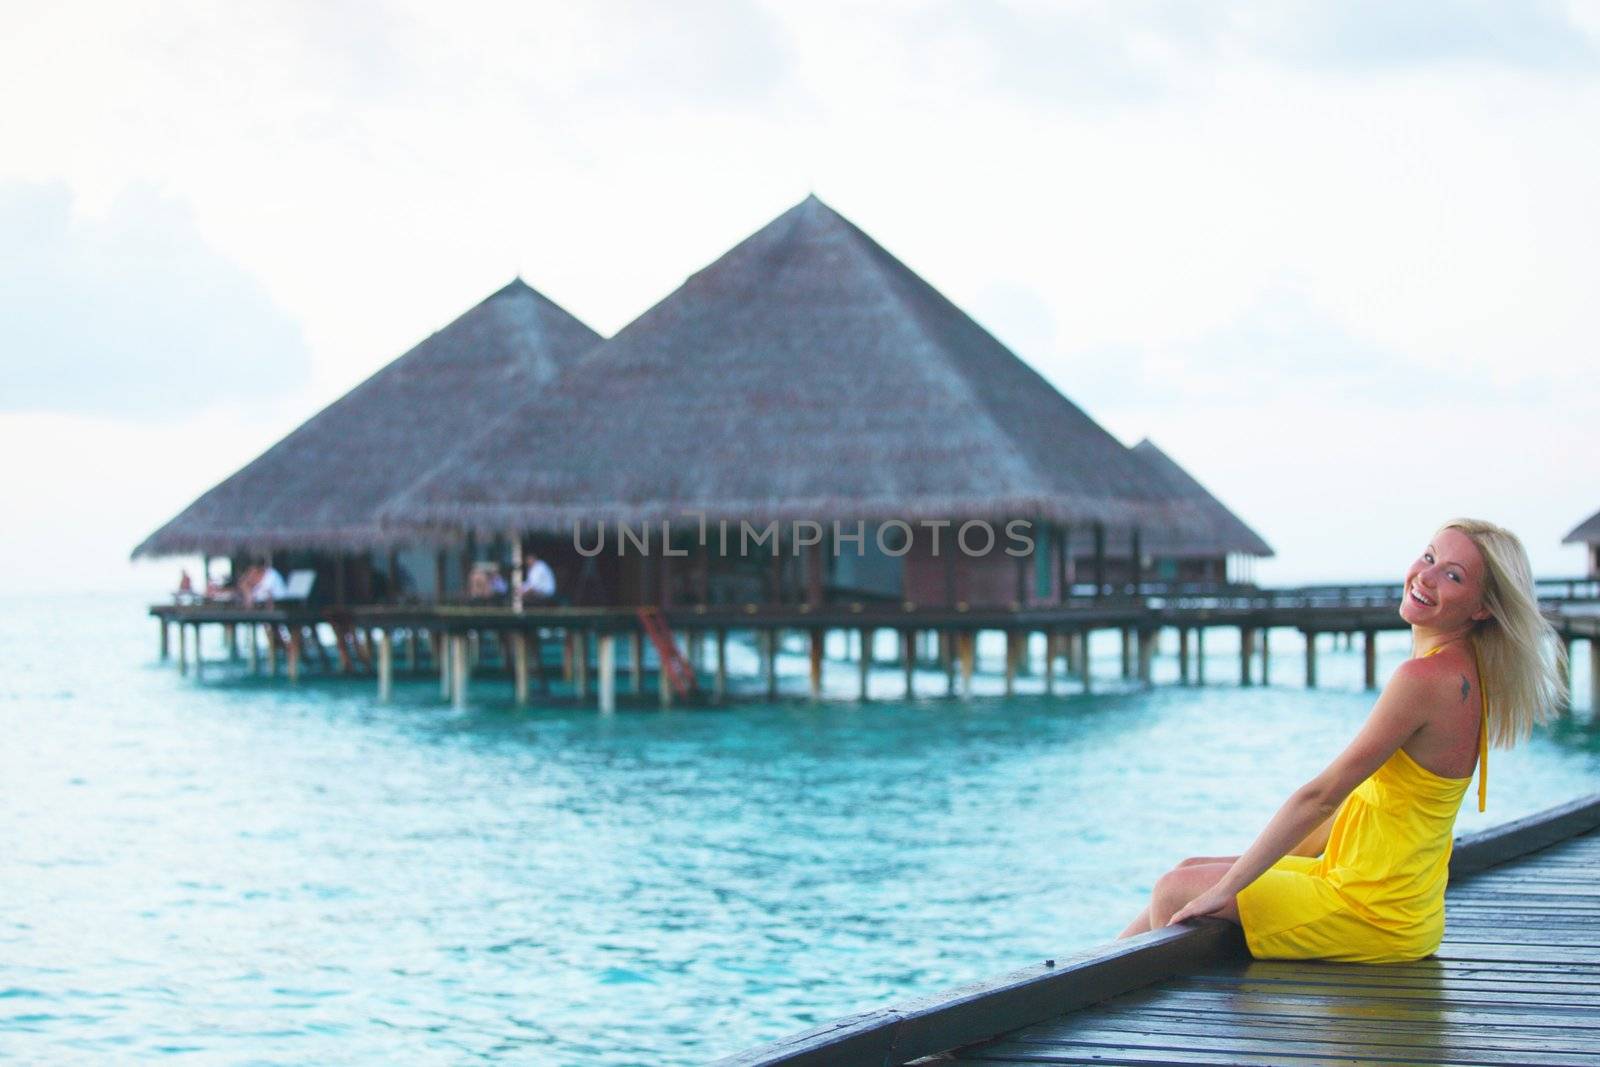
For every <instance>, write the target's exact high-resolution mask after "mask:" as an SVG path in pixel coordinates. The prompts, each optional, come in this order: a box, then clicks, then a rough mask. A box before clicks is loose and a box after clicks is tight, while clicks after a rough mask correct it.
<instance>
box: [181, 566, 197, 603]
mask: <svg viewBox="0 0 1600 1067" xmlns="http://www.w3.org/2000/svg"><path fill="white" fill-rule="evenodd" d="M192 596H194V579H193V578H190V577H189V568H187V567H185V568H184V569H183V570H181V571H179V572H178V593H177V597H178V599H179V600H183V599H185V598H187V597H192Z"/></svg>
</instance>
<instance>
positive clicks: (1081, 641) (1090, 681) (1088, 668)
mask: <svg viewBox="0 0 1600 1067" xmlns="http://www.w3.org/2000/svg"><path fill="white" fill-rule="evenodd" d="M1093 637H1094V631H1093V630H1080V631H1078V634H1077V644H1078V677H1079V679H1080V680H1082V682H1083V691H1084V692H1085V693H1092V692H1094V677H1093V675H1094V669H1093V668H1094V661H1093V660H1091V659H1090V657H1089V643H1090V640H1091V639H1092V638H1093Z"/></svg>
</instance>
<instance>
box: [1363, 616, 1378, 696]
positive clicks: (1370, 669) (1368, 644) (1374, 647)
mask: <svg viewBox="0 0 1600 1067" xmlns="http://www.w3.org/2000/svg"><path fill="white" fill-rule="evenodd" d="M1361 659H1362V661H1363V662H1362V665H1361V680H1362V682H1363V683H1364V684H1365V685H1366V687H1367V688H1368V689H1376V688H1378V635H1377V634H1376V633H1374V632H1373V631H1371V630H1363V631H1362V632H1361Z"/></svg>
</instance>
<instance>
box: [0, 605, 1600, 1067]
mask: <svg viewBox="0 0 1600 1067" xmlns="http://www.w3.org/2000/svg"><path fill="white" fill-rule="evenodd" d="M1226 636H1227V635H1225V634H1222V633H1220V632H1218V633H1217V634H1216V635H1214V639H1213V640H1212V641H1211V642H1210V644H1209V646H1208V652H1209V653H1210V654H1211V660H1210V662H1209V663H1208V670H1207V673H1208V678H1210V679H1212V680H1214V681H1215V682H1217V683H1219V684H1216V685H1215V686H1214V687H1208V688H1205V689H1180V688H1175V687H1174V688H1156V689H1154V690H1152V691H1149V692H1109V691H1108V692H1105V693H1101V694H1097V695H1095V696H1092V697H1084V696H1067V697H1062V698H1046V697H1043V696H1039V695H1034V696H1022V697H1017V698H1013V699H1011V700H1002V699H1000V698H998V697H995V698H980V699H976V700H973V701H971V702H968V703H961V702H954V701H947V700H943V699H927V700H921V701H916V702H913V703H909V704H907V703H903V702H897V701H891V700H884V701H875V702H873V703H870V704H867V705H860V704H854V703H849V702H833V703H827V704H823V705H820V706H813V705H810V704H807V703H804V702H792V703H783V704H779V705H776V706H770V705H763V704H739V705H736V706H734V707H731V708H729V709H726V710H703V709H680V710H674V711H671V712H667V713H662V712H659V711H655V710H644V709H636V710H629V709H626V708H624V709H623V710H622V711H620V712H619V713H618V714H617V715H616V716H614V717H611V718H601V717H599V716H598V715H596V714H595V713H594V712H593V711H588V710H579V709H574V708H564V709H548V708H546V709H538V708H535V709H532V710H529V711H517V710H516V709H514V708H513V707H511V705H510V701H509V696H510V691H509V688H510V687H509V683H506V682H504V681H502V680H498V679H483V680H480V681H479V682H478V683H477V684H476V688H475V697H476V702H475V704H474V706H473V707H472V708H471V709H470V710H469V711H466V712H454V711H451V710H450V709H449V708H447V707H444V706H442V705H441V704H440V703H439V700H438V688H437V683H436V682H435V681H434V680H432V679H431V678H430V679H421V680H417V681H414V682H406V683H403V684H401V685H400V686H399V688H398V692H397V695H396V702H395V703H394V704H393V705H391V706H387V707H379V706H377V705H376V704H375V703H374V701H373V699H372V697H373V693H372V684H371V682H370V680H366V679H362V680H317V681H314V682H310V683H304V684H302V685H301V686H300V687H299V688H298V689H294V690H291V689H290V688H289V687H288V686H287V685H286V684H285V683H283V682H282V681H281V680H279V681H275V682H274V681H270V680H255V679H246V678H244V677H242V674H241V672H238V671H237V670H234V671H228V670H223V669H213V670H211V671H210V672H208V681H207V682H206V683H205V684H201V685H197V684H196V683H195V682H194V681H193V680H185V679H181V678H179V677H178V676H177V674H176V672H175V671H174V670H172V669H171V668H170V667H164V666H160V665H158V664H157V663H156V662H155V650H156V628H155V624H154V622H153V621H151V620H149V619H147V618H145V617H144V616H143V613H142V609H141V607H140V605H138V604H136V603H131V602H130V603H110V604H108V603H106V602H104V601H89V600H77V601H65V602H26V603H24V602H18V601H7V602H0V650H3V651H0V656H3V657H4V659H3V661H0V662H3V663H4V667H5V669H4V673H3V676H0V713H3V714H4V716H5V728H6V729H5V744H4V745H3V746H0V782H3V783H4V785H3V788H4V791H5V799H6V803H5V804H4V807H3V814H0V841H3V842H4V849H3V851H0V870H3V872H4V879H3V883H0V884H3V886H4V889H5V899H4V903H3V904H0V946H3V947H0V960H3V961H4V962H3V963H0V967H3V972H0V1058H3V1059H6V1060H8V1061H16V1062H29V1061H37V1062H49V1063H61V1062H74V1061H83V1062H104V1061H107V1060H124V1059H135V1058H155V1057H171V1058H173V1059H175V1060H178V1061H180V1062H182V1061H187V1062H194V1063H247V1062H248V1063H297V1064H298V1063H308V1062H315V1063H323V1064H336V1063H385V1062H395V1061H399V1062H406V1063H451V1064H454V1063H462V1062H469V1061H474V1060H505V1061H509V1062H526V1063H541V1064H544V1063H549V1064H633V1063H648V1064H674V1063H699V1062H703V1061H705V1060H707V1059H710V1058H713V1057H715V1056H717V1055H722V1054H726V1053H729V1052H733V1051H736V1050H738V1049H739V1048H742V1047H744V1046H747V1045H750V1044H752V1043H755V1042H760V1041H764V1040H767V1039H771V1038H774V1037H778V1036H781V1035H783V1034H786V1033H789V1032H791V1031H794V1030H797V1029H801V1028H804V1027H806V1026H808V1025H811V1024H814V1023H816V1022H820V1021H822V1020H825V1019H828V1018H831V1017H833V1016H836V1015H840V1014H843V1013H846V1012H852V1011H857V1010H862V1009H866V1008H869V1007H873V1006H878V1005H883V1004H887V1003H892V1002H895V1001H898V1000H904V999H907V998H909V997H912V996H915V995H920V994H924V993H929V992H933V991H936V990H938V989H940V988H943V987H946V986H950V985H953V984H956V983H960V982H963V981H967V980H971V979H974V978H979V977H983V976H985V975H990V974H994V973H998V972H1001V971H1005V970H1008V969H1011V968H1014V967H1017V966H1021V965H1024V964H1028V963H1031V962H1034V961H1036V960H1041V959H1043V958H1045V957H1047V956H1063V955H1066V954H1068V953H1070V952H1072V951H1074V950H1078V949H1082V948H1085V947H1088V946H1089V945H1092V944H1094V943H1097V942H1100V941H1104V940H1107V939H1109V938H1111V937H1112V936H1114V935H1115V933H1116V932H1117V930H1119V929H1120V928H1121V927H1122V926H1123V925H1124V924H1125V923H1126V921H1127V920H1128V918H1129V917H1130V916H1131V914H1132V913H1133V912H1135V911H1136V910H1137V908H1138V907H1139V906H1140V905H1141V904H1142V902H1143V899H1144V896H1145V894H1146V893H1147V892H1148V890H1149V887H1150V885H1151V883H1152V881H1153V880H1154V879H1155V877H1156V876H1157V875H1158V874H1159V873H1160V872H1161V871H1162V870H1163V869H1165V867H1166V866H1168V865H1170V864H1171V863H1172V862H1173V861H1175V860H1176V859H1178V858H1180V857H1182V856H1183V855H1186V854H1190V853H1202V852H1203V853H1215V852H1227V851H1236V850H1238V849H1240V848H1242V847H1243V846H1244V845H1245V844H1247V843H1248V841H1249V839H1250V838H1251V836H1252V835H1253V834H1254V833H1255V832H1256V831H1257V830H1258V829H1259V828H1260V826H1261V824H1262V823H1263V822H1264V821H1265V819H1266V818H1267V817H1268V816H1269V815H1270V814H1271V812H1272V811H1273V810H1274V808H1275V807H1276V805H1277V804H1278V803H1279V802H1280V801H1281V800H1282V798H1283V797H1284V796H1285V795H1286V794H1287V793H1288V792H1289V791H1290V790H1291V789H1292V788H1293V787H1294V786H1295V785H1298V784H1299V783H1300V782H1301V781H1302V780H1304V779H1305V778H1306V777H1308V776H1309V775H1310V774H1312V773H1314V772H1315V771H1316V770H1318V769H1320V767H1321V766H1322V764H1323V763H1324V762H1325V761H1326V760H1327V759H1328V758H1329V757H1330V756H1331V755H1332V754H1333V753H1334V752H1335V751H1336V750H1337V748H1338V747H1339V746H1340V745H1341V744H1342V743H1343V741H1344V740H1345V739H1346V738H1347V737H1348V736H1349V735H1350V734H1351V733H1352V732H1353V730H1354V729H1355V727H1356V725H1357V724H1358V723H1359V722H1360V721H1361V719H1362V718H1363V717H1364V716H1365V714H1366V712H1367V710H1368V709H1369V707H1370V701H1371V698H1370V696H1369V695H1367V694H1364V693H1361V692H1359V691H1358V690H1357V680H1358V679H1359V674H1360V658H1359V657H1360V654H1359V651H1357V652H1354V653H1346V652H1338V653H1334V652H1332V651H1330V650H1327V649H1326V648H1325V649H1324V652H1323V654H1322V657H1321V661H1320V663H1319V667H1320V671H1319V673H1320V675H1321V680H1322V682H1323V688H1322V689H1320V690H1319V691H1317V692H1311V693H1308V692H1305V691H1303V690H1301V689H1299V688H1295V686H1297V685H1298V683H1299V681H1300V671H1301V666H1300V665H1301V662H1302V660H1301V653H1300V647H1301V646H1300V645H1299V642H1298V640H1297V639H1296V638H1294V637H1293V636H1292V635H1287V634H1285V635H1282V636H1281V637H1280V636H1279V635H1276V634H1275V635H1274V650H1275V652H1276V653H1277V655H1278V656H1279V657H1281V659H1279V660H1275V662H1274V665H1273V676H1274V678H1273V680H1274V683H1275V685H1274V686H1273V687H1272V688H1267V689H1262V688H1253V689H1239V688H1236V687H1235V686H1234V685H1233V684H1232V681H1233V680H1234V679H1235V678H1236V677H1237V656H1236V654H1235V653H1234V652H1233V651H1232V649H1231V648H1229V647H1224V641H1223V639H1224V638H1225V637H1226ZM1387 640H1388V641H1389V642H1390V643H1389V644H1388V645H1386V646H1385V654H1384V657H1383V666H1384V668H1385V669H1386V670H1387V669H1392V667H1393V665H1394V664H1395V663H1397V662H1398V661H1399V659H1400V658H1401V656H1402V655H1403V653H1404V638H1403V636H1402V635H1392V636H1390V637H1389V638H1387ZM212 648H213V654H214V655H215V654H216V652H215V649H216V642H215V638H214V637H213V638H212ZM1097 652H1098V653H1099V664H1098V670H1099V671H1100V672H1101V673H1102V674H1104V675H1105V676H1107V677H1108V678H1109V677H1110V676H1111V675H1113V674H1115V672H1116V649H1115V644H1114V642H1107V643H1105V644H1103V645H1102V646H1100V647H1099V648H1098V649H1097ZM1579 658H1580V660H1586V658H1587V657H1584V656H1580V657H1579ZM831 669H834V675H833V681H835V682H837V683H839V684H841V685H843V687H844V688H845V689H849V688H850V685H851V683H852V681H853V677H854V668H853V667H851V666H849V665H847V664H838V665H833V666H832V667H831ZM1172 671H1173V666H1172V663H1171V662H1170V657H1163V659H1162V660H1161V661H1159V662H1158V677H1162V676H1168V677H1170V675H1171V673H1172ZM924 680H925V681H927V683H928V685H927V688H928V689H929V691H930V692H931V691H934V690H935V689H937V688H938V687H939V685H940V684H941V680H940V679H938V678H936V677H934V676H932V675H929V676H926V677H925V679H924ZM1576 681H1577V683H1578V687H1579V692H1581V693H1587V691H1588V689H1587V675H1586V673H1585V672H1583V671H1582V670H1580V671H1579V673H1578V677H1577V679H1576ZM880 682H881V686H882V689H883V691H886V692H892V691H898V686H899V684H900V683H899V675H898V673H897V672H896V671H895V670H894V669H893V668H892V667H891V668H889V669H887V670H886V671H885V672H884V675H883V677H882V678H881V679H880ZM1106 684H1107V686H1108V687H1109V686H1110V684H1111V683H1110V682H1109V681H1108V682H1107V683H1106ZM1582 704H1583V702H1580V710H1579V712H1578V713H1577V715H1576V716H1575V718H1574V719H1573V720H1571V721H1569V722H1567V723H1565V724H1560V725H1558V726H1557V727H1555V728H1553V729H1551V730H1547V731H1544V732H1542V733H1541V734H1540V735H1539V736H1538V737H1536V738H1535V740H1534V741H1533V742H1532V743H1530V744H1529V745H1527V746H1525V747H1523V748H1521V749H1519V750H1517V751H1515V752H1512V753H1504V754H1502V753H1499V752H1496V753H1495V754H1494V757H1493V760H1492V776H1491V780H1490V781H1491V789H1490V805H1489V812H1488V814H1487V815H1483V816H1480V815H1478V814H1477V812H1476V811H1464V812H1463V814H1462V817H1461V821H1460V824H1459V826H1460V828H1461V829H1462V830H1471V829H1477V828H1480V827H1483V826H1487V825H1491V824H1493V823H1495V822H1499V821H1503V820H1506V819H1510V818H1513V817H1516V816H1520V815H1523V814H1527V813H1529V812H1532V811H1535V810H1538V809H1540V808H1543V807H1546V806H1548V805H1550V804H1553V803H1557V802H1560V801H1564V800H1567V799H1570V798H1572V797H1574V796H1577V795H1579V794H1582V793H1587V792H1592V791H1595V790H1597V789H1600V730H1596V729H1593V728H1591V727H1590V726H1589V725H1588V721H1589V718H1590V716H1589V713H1588V711H1587V710H1586V709H1585V708H1584V707H1583V706H1582Z"/></svg>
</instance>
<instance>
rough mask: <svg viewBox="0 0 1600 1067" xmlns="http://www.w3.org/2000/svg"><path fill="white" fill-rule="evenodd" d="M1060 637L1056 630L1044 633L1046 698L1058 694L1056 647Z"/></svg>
mask: <svg viewBox="0 0 1600 1067" xmlns="http://www.w3.org/2000/svg"><path fill="white" fill-rule="evenodd" d="M1059 641H1060V636H1059V635H1058V634H1057V633H1056V632H1055V631H1054V630H1046V631H1045V632H1044V691H1045V695H1046V696H1054V695H1055V692H1056V645H1057V643H1058V642H1059Z"/></svg>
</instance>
